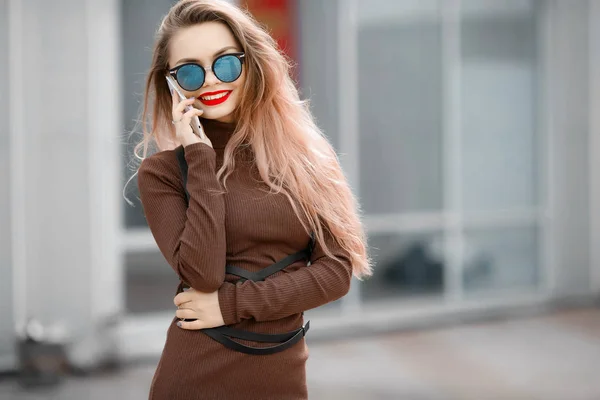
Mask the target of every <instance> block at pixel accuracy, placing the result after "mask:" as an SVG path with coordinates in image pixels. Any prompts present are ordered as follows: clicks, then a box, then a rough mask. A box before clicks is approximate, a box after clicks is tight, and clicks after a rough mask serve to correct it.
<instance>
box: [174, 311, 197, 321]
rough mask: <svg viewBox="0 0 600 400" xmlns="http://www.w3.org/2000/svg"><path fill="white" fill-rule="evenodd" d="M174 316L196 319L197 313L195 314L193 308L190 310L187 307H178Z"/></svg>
mask: <svg viewBox="0 0 600 400" xmlns="http://www.w3.org/2000/svg"><path fill="white" fill-rule="evenodd" d="M175 316H176V317H177V318H183V319H197V318H198V315H197V314H196V312H195V311H194V310H190V309H189V308H180V309H179V310H177V311H175Z"/></svg>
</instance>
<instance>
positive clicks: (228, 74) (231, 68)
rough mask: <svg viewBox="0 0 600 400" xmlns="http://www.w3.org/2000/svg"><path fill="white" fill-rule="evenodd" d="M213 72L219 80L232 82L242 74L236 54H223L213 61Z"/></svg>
mask: <svg viewBox="0 0 600 400" xmlns="http://www.w3.org/2000/svg"><path fill="white" fill-rule="evenodd" d="M213 72H214V73H215V76H216V77H217V78H218V79H219V80H220V81H221V82H233V81H235V80H236V79H237V78H239V77H240V75H241V74H242V62H241V61H240V59H239V58H237V57H236V56H223V57H221V58H219V59H218V60H217V61H216V62H215V66H214V70H213Z"/></svg>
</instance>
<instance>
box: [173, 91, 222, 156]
mask: <svg viewBox="0 0 600 400" xmlns="http://www.w3.org/2000/svg"><path fill="white" fill-rule="evenodd" d="M195 101H196V99H195V98H193V97H191V98H189V99H186V100H183V101H179V96H178V95H177V92H175V91H173V124H174V125H175V137H176V138H177V140H178V141H179V143H181V144H182V145H183V147H186V146H188V145H190V144H193V143H199V142H202V143H205V144H207V145H209V146H210V147H213V146H212V142H211V141H210V139H209V138H208V137H207V136H206V135H203V138H199V137H198V136H197V135H196V134H195V133H194V131H193V130H192V126H191V125H190V124H191V122H192V117H194V116H198V117H199V116H201V115H202V114H203V113H204V111H203V110H199V109H197V108H195V107H194V106H193V104H194V102H195ZM187 106H191V107H192V109H191V110H189V111H187V112H186V111H185V108H186V107H187Z"/></svg>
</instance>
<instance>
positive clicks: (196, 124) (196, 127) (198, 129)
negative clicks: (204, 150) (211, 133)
mask: <svg viewBox="0 0 600 400" xmlns="http://www.w3.org/2000/svg"><path fill="white" fill-rule="evenodd" d="M165 78H167V84H168V85H169V90H170V91H171V93H173V91H175V92H176V93H177V95H178V96H179V99H180V100H182V101H183V100H186V99H187V97H185V96H184V95H183V93H181V90H179V87H178V85H177V82H175V79H173V77H172V76H171V75H166V76H165ZM191 109H192V106H187V107H186V108H185V111H186V112H187V111H189V110H191ZM190 125H191V126H192V130H193V131H194V133H195V134H196V135H198V137H199V138H200V139H204V130H203V129H202V125H201V124H200V119H199V118H198V116H197V115H194V116H193V117H192V123H191V124H190Z"/></svg>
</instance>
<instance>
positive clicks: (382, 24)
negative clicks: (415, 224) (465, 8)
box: [342, 1, 443, 214]
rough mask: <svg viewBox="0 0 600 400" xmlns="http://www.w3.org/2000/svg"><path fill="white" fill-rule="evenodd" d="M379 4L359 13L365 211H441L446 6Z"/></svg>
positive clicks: (361, 141)
mask: <svg viewBox="0 0 600 400" xmlns="http://www.w3.org/2000/svg"><path fill="white" fill-rule="evenodd" d="M365 3H366V2H365ZM359 4H362V3H359ZM378 4H381V7H384V9H382V10H379V11H381V12H375V11H377V10H371V11H372V12H369V13H366V14H364V15H363V14H362V13H359V15H361V18H362V20H363V21H362V23H361V24H360V26H359V30H358V113H359V120H360V126H359V132H360V191H361V193H360V197H361V202H362V205H363V209H364V210H365V211H366V212H367V213H368V214H377V213H399V212H411V211H438V210H440V209H441V206H442V167H441V161H442V157H441V151H442V99H443V95H442V66H441V33H440V19H439V13H438V8H439V6H438V3H437V2H431V1H427V2H419V3H418V4H417V2H413V3H412V6H411V7H404V6H400V5H401V4H402V2H392V1H389V2H381V1H380V2H379V3H378ZM386 7H387V8H386ZM388 11H389V12H388ZM342 134H343V132H342Z"/></svg>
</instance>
